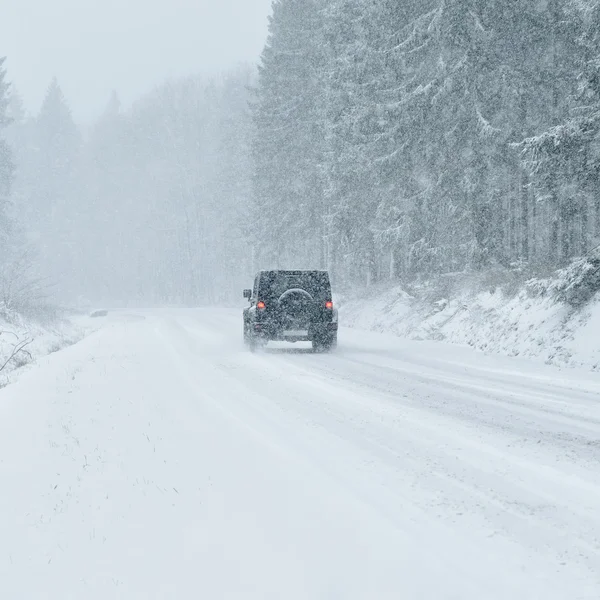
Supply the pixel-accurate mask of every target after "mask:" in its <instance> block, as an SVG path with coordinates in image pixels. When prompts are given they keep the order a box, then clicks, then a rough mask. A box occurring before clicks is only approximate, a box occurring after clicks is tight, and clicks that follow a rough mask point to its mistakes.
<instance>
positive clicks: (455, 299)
mask: <svg viewBox="0 0 600 600" xmlns="http://www.w3.org/2000/svg"><path fill="white" fill-rule="evenodd" d="M580 266H581V265H580ZM574 270H576V271H577V273H576V275H574ZM584 270H587V272H589V270H588V269H587V265H585V266H584ZM581 272H582V270H581V269H575V267H571V268H570V269H565V270H564V271H561V272H559V273H558V274H557V276H556V277H554V278H552V279H548V280H530V281H528V282H527V283H526V284H524V285H522V286H521V287H520V289H518V290H516V291H514V290H512V291H505V290H502V289H500V288H496V289H488V290H487V291H473V290H472V289H471V290H464V291H461V292H458V293H456V294H455V295H453V296H450V297H445V296H440V295H438V296H437V297H436V296H435V295H432V294H431V293H429V294H427V295H425V297H423V295H420V294H412V295H411V294H408V293H407V292H406V291H405V290H404V289H403V288H402V287H399V286H396V287H393V288H388V289H384V290H382V289H378V290H375V291H374V293H372V294H371V295H370V296H368V297H367V299H366V300H365V297H364V296H363V297H362V298H361V299H356V298H352V299H350V298H348V299H346V300H343V299H342V301H341V302H340V322H341V324H343V325H348V326H350V327H355V328H359V329H368V330H374V331H382V332H390V333H394V334H396V335H398V336H401V337H406V338H410V339H414V340H437V341H442V342H448V343H453V344H462V345H468V346H471V347H473V348H475V349H477V350H481V351H484V352H489V353H496V354H505V355H508V356H523V357H529V358H535V359H538V360H543V361H544V362H546V363H548V364H554V365H557V366H568V367H576V366H579V367H585V368H589V369H592V370H600V342H599V341H598V340H599V339H600V292H598V291H595V290H594V289H591V290H590V289H589V287H588V288H587V289H586V293H585V299H582V295H581V294H579V293H578V294H573V293H568V292H569V291H571V292H572V291H573V290H575V289H579V288H580V287H581V285H580V284H581V277H580V275H581ZM566 292H567V293H566ZM574 297H576V298H577V301H574V300H573V298H574Z"/></svg>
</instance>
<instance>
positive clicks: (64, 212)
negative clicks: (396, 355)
mask: <svg viewBox="0 0 600 600" xmlns="http://www.w3.org/2000/svg"><path fill="white" fill-rule="evenodd" d="M599 32H600V3H599V2H598V1H597V0H539V1H535V2H531V1H527V2H526V1H523V0H517V1H514V2H499V1H489V2H477V1H474V0H420V1H419V2H415V1H413V0H411V1H406V2H397V1H396V0H394V1H392V0H276V1H275V2H274V4H273V14H272V17H271V20H270V27H269V38H268V40H267V41H266V45H265V48H264V51H263V54H262V57H261V60H260V64H259V65H258V72H256V68H255V66H254V65H250V66H247V67H239V68H238V69H236V70H233V71H231V72H229V73H226V74H224V75H223V76H222V77H217V78H212V79H208V78H205V77H202V76H199V75H198V76H190V77H189V78H187V79H173V80H170V81H168V82H166V83H164V84H163V85H161V86H158V87H157V88H156V89H154V90H152V91H150V92H148V93H147V94H146V95H145V96H144V97H142V98H140V99H139V100H138V101H137V102H136V103H135V104H134V105H133V106H131V107H127V108H121V107H120V103H119V100H118V94H117V93H115V95H114V96H113V97H112V98H111V99H110V100H109V101H108V102H107V107H106V110H105V113H104V114H103V115H102V117H101V118H100V119H99V120H98V121H97V122H96V123H95V124H93V126H87V125H81V124H77V123H75V122H74V119H73V117H72V114H71V110H70V105H69V99H68V98H65V97H64V95H63V93H62V92H61V88H60V82H58V81H56V80H54V81H52V82H51V83H50V85H49V87H48V91H47V95H46V98H45V100H44V103H43V106H42V107H41V109H40V110H39V112H38V113H37V114H33V115H31V114H26V113H25V111H24V109H23V103H22V100H21V98H20V96H19V94H18V92H17V91H16V90H14V89H12V88H11V87H10V86H9V83H8V82H9V80H10V72H8V73H7V68H8V67H9V65H10V57H8V58H7V61H6V62H4V63H3V65H2V70H1V71H0V129H1V131H0V140H1V141H0V200H1V204H0V209H1V211H2V212H1V220H0V226H1V231H2V238H1V243H2V246H3V248H2V251H3V255H4V256H6V257H11V258H10V260H6V261H5V262H4V264H3V267H2V268H3V274H2V277H3V280H4V281H3V287H4V292H3V293H5V294H7V293H8V292H7V290H9V289H10V293H11V294H13V295H14V294H16V293H17V292H16V290H21V292H22V293H25V295H28V296H30V295H32V294H38V293H39V294H40V295H48V296H49V297H52V298H54V299H58V300H60V301H62V302H75V301H77V299H81V298H86V299H93V300H94V301H96V302H98V301H102V302H110V303H120V304H123V303H125V302H129V303H133V304H138V305H140V304H146V305H149V304H153V305H155V304H194V303H202V302H218V301H227V300H229V299H230V298H233V297H236V296H237V295H239V289H240V288H241V287H243V285H244V283H246V282H247V281H248V280H249V276H250V275H251V273H252V272H253V271H254V270H255V269H257V268H268V267H271V266H280V267H309V266H310V267H326V268H329V269H330V270H331V271H332V274H333V276H334V278H335V280H336V281H337V282H338V283H340V282H343V283H352V284H370V283H373V282H375V281H378V280H384V279H392V280H394V279H401V280H403V281H406V280H411V279H415V278H421V277H429V276H433V275H437V274H443V273H451V272H457V271H464V270H475V271H477V270H485V269H488V268H491V267H494V268H497V267H504V268H514V267H515V266H519V267H520V268H522V267H523V266H524V265H525V266H527V269H528V271H529V272H533V273H535V272H539V273H542V272H548V271H550V270H552V269H554V268H557V267H559V266H563V265H565V264H567V263H568V262H570V260H571V259H573V258H574V257H577V256H581V255H583V254H585V253H586V252H588V251H589V250H590V249H591V248H593V247H595V246H596V245H597V244H598V243H600V33H599ZM0 55H1V47H0ZM34 289H35V292H34Z"/></svg>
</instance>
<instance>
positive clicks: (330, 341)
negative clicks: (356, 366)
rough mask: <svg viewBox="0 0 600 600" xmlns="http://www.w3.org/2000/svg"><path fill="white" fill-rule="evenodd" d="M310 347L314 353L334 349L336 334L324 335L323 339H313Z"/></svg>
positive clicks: (335, 346)
mask: <svg viewBox="0 0 600 600" xmlns="http://www.w3.org/2000/svg"><path fill="white" fill-rule="evenodd" d="M312 347H313V352H316V353H323V352H331V351H332V350H335V349H336V348H337V334H336V335H332V336H330V337H326V338H325V339H320V340H313V343H312Z"/></svg>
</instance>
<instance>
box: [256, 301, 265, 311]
mask: <svg viewBox="0 0 600 600" xmlns="http://www.w3.org/2000/svg"><path fill="white" fill-rule="evenodd" d="M256 308H258V309H260V310H263V309H264V308H266V304H265V303H264V302H263V301H262V300H261V301H260V302H257V303H256Z"/></svg>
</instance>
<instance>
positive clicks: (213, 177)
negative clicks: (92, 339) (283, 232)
mask: <svg viewBox="0 0 600 600" xmlns="http://www.w3.org/2000/svg"><path fill="white" fill-rule="evenodd" d="M4 76H5V77H6V75H4ZM253 77H254V74H253V70H252V69H251V68H242V67H240V68H239V69H237V70H234V71H232V72H231V73H227V74H225V75H223V76H222V77H220V78H218V79H216V80H207V79H204V78H202V77H200V76H197V77H189V78H187V79H183V80H173V81H168V82H166V83H164V84H163V85H161V86H159V87H157V88H156V89H154V90H152V91H151V92H149V93H148V94H147V95H146V96H145V97H143V98H141V99H140V100H139V101H138V102H136V103H135V104H134V106H132V107H131V108H130V109H128V110H122V109H121V107H120V103H119V99H118V96H117V94H116V93H115V94H114V95H113V97H112V98H110V100H109V101H108V102H107V106H106V110H105V112H104V114H103V115H102V116H101V118H100V119H99V120H98V122H97V123H95V124H94V125H93V126H92V127H90V128H88V129H83V128H81V127H78V126H77V124H76V123H75V122H74V120H73V118H72V115H71V110H70V107H69V103H68V99H66V98H65V97H64V95H63V93H62V91H61V88H60V85H59V82H57V81H56V80H54V81H52V82H51V84H50V85H49V88H48V91H47V94H46V97H45V100H44V103H43V106H42V107H41V110H40V112H39V114H37V115H34V116H28V115H26V114H25V113H24V110H23V108H22V101H21V99H20V97H19V95H18V93H12V94H8V93H7V89H6V85H5V87H4V90H3V91H4V98H5V103H4V104H3V105H2V111H3V112H2V114H3V115H4V117H3V119H4V120H3V121H0V123H2V124H3V125H4V130H3V138H4V141H3V143H4V146H3V149H4V152H3V154H2V156H3V159H4V160H3V163H2V164H3V169H4V171H3V182H4V183H5V189H6V187H7V186H6V184H8V183H9V182H12V193H11V196H10V202H9V203H5V205H4V213H3V217H4V222H5V223H10V229H9V230H10V232H11V237H10V241H9V242H8V243H9V245H11V246H12V248H13V251H14V252H13V253H14V254H15V256H14V261H13V262H12V263H11V267H10V273H9V276H8V277H7V278H6V279H14V280H15V282H14V284H12V286H13V289H14V285H16V286H17V287H18V286H27V288H28V291H30V290H29V288H32V290H31V291H33V288H35V293H36V294H39V295H40V297H47V298H49V299H52V300H54V301H60V302H62V303H80V302H83V303H84V304H85V303H86V302H88V301H93V302H106V303H111V305H114V304H115V303H116V304H133V305H156V304H194V303H198V302H217V301H223V300H228V299H229V298H231V297H232V295H233V293H234V291H235V292H238V294H237V295H239V288H240V287H241V286H242V285H243V283H244V279H243V276H244V275H246V274H247V273H248V271H249V270H250V267H251V265H250V264H249V258H248V256H249V255H248V239H249V228H248V223H249V210H250V198H251V190H250V181H251V173H250V150H249V149H250V139H249V136H250V118H249V107H248V89H249V87H250V85H251V83H252V81H253ZM7 142H8V143H9V145H8V146H7V145H6V143H7ZM11 165H12V166H11ZM4 230H6V227H5V228H4ZM7 241H8V240H7ZM13 265H14V266H13ZM25 271H26V273H25ZM6 283H7V286H8V285H10V284H11V283H12V282H10V281H7V282H6ZM11 300H12V298H11ZM17 300H18V301H20V300H21V298H18V299H17Z"/></svg>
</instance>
